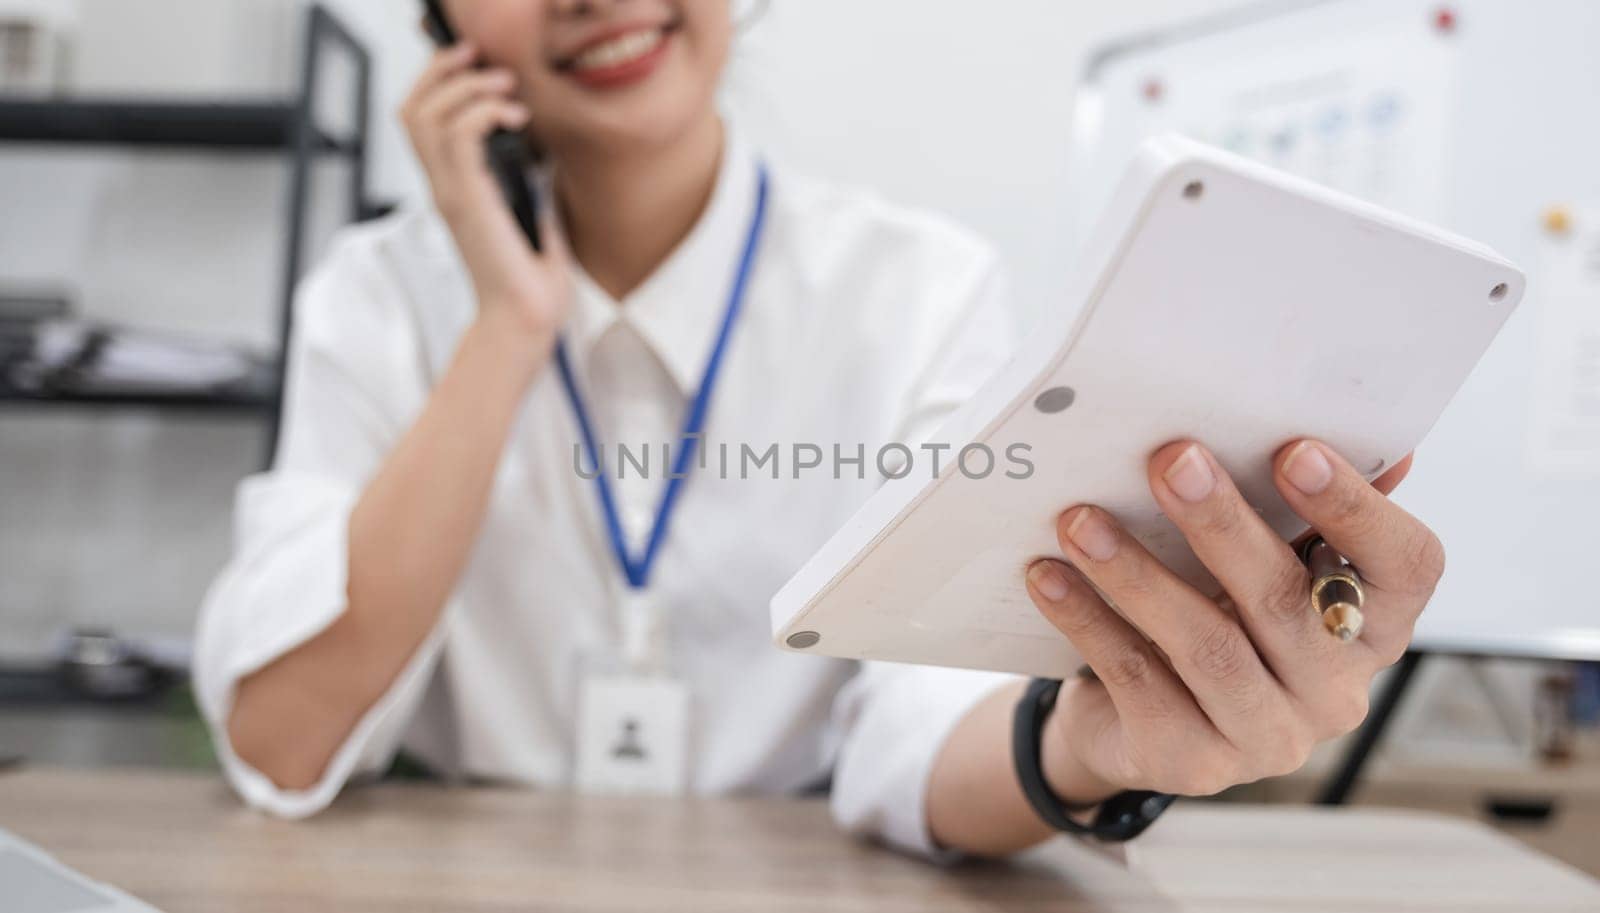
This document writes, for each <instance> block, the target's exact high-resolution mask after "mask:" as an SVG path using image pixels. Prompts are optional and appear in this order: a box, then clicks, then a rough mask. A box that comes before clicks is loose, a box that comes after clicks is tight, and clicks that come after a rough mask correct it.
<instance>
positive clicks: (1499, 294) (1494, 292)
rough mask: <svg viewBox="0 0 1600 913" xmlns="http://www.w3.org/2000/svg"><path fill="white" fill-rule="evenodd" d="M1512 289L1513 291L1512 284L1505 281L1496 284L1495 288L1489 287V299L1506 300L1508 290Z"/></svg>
mask: <svg viewBox="0 0 1600 913" xmlns="http://www.w3.org/2000/svg"><path fill="white" fill-rule="evenodd" d="M1510 291H1511V286H1509V285H1506V284H1505V283H1504V282H1502V283H1500V284H1499V285H1497V286H1495V287H1494V288H1492V289H1489V300H1490V301H1504V300H1506V294H1507V293H1508V292H1510Z"/></svg>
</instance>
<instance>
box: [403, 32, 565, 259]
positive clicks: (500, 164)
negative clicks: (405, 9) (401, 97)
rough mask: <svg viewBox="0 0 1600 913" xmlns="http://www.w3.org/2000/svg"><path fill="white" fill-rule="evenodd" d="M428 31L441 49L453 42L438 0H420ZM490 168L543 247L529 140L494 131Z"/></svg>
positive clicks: (530, 239) (519, 218) (524, 226)
mask: <svg viewBox="0 0 1600 913" xmlns="http://www.w3.org/2000/svg"><path fill="white" fill-rule="evenodd" d="M423 5H424V7H425V11H426V19H425V22H426V24H427V28H428V34H429V35H431V36H433V40H434V42H435V43H436V44H438V45H439V46H440V47H442V48H447V47H449V46H451V45H453V44H455V43H456V33H455V29H452V28H451V27H450V20H448V19H446V18H445V15H444V8H443V7H442V6H440V0H423ZM488 147H489V148H488V157H489V170H490V171H491V172H492V173H493V174H494V178H495V182H496V183H498V184H499V185H500V194H501V195H502V196H503V197H505V200H506V205H507V206H509V207H511V214H512V216H514V217H515V218H516V220H517V225H519V226H521V228H522V233H523V234H524V235H526V236H527V238H528V243H529V244H531V245H532V246H533V249H534V250H536V251H538V250H543V249H544V248H543V245H541V244H540V243H539V194H538V191H537V190H535V189H534V187H533V185H532V184H530V183H529V182H528V165H529V164H530V157H529V153H528V141H527V140H526V139H525V138H524V137H523V136H521V135H520V134H517V133H513V132H512V131H510V130H496V131H495V132H494V134H493V135H491V136H490V137H489V139H488Z"/></svg>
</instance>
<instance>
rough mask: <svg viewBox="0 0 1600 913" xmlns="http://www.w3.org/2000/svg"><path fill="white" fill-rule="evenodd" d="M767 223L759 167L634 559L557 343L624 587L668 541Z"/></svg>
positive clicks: (640, 579) (640, 583)
mask: <svg viewBox="0 0 1600 913" xmlns="http://www.w3.org/2000/svg"><path fill="white" fill-rule="evenodd" d="M766 222H767V169H766V166H764V165H763V166H761V167H760V169H759V171H758V173H757V176H756V208H755V214H754V215H753V216H751V219H750V231H749V235H748V236H747V237H746V238H745V242H744V252H743V254H741V255H740V257H739V267H738V270H737V271H736V272H735V273H734V276H733V288H732V289H731V290H730V291H729V293H728V306H727V308H726V310H725V312H724V313H723V316H722V326H721V328H720V329H719V330H718V331H717V341H716V345H715V346H713V347H712V349H711V357H710V358H709V359H708V360H707V361H706V370H705V374H704V376H703V377H702V378H701V380H700V389H699V391H698V392H696V393H695V397H694V400H693V402H691V403H690V405H689V414H688V415H687V416H685V417H684V421H683V434H682V441H681V446H680V447H679V449H678V456H677V459H675V460H674V461H673V466H672V474H671V475H670V476H669V477H668V479H667V489H666V491H664V492H663V493H662V495H661V504H660V506H659V507H657V508H656V521H655V525H654V526H652V527H651V528H650V541H649V544H648V545H646V546H645V551H644V554H643V555H640V556H637V557H636V556H634V555H633V554H631V553H630V552H629V551H628V544H627V540H626V539H625V538H624V536H623V534H622V521H621V519H620V518H619V517H618V515H617V502H616V498H615V497H614V496H613V495H612V493H611V483H610V482H608V481H607V480H606V473H605V468H604V466H603V465H602V463H601V462H600V448H599V445H598V444H597V442H596V438H595V434H594V423H593V422H591V421H590V420H589V411H588V410H587V409H585V408H584V405H583V397H582V396H580V395H579V393H578V384H577V381H576V379H575V377H574V375H573V371H572V362H571V360H570V359H569V358H568V357H567V348H566V344H565V343H564V342H557V343H556V366H557V367H558V368H559V369H560V372H561V385H562V386H563V387H565V388H566V390H567V400H568V401H569V402H571V403H572V413H573V415H574V416H575V417H576V418H577V420H578V430H579V432H580V433H581V434H582V435H583V447H584V450H585V451H587V452H588V454H589V465H590V466H592V467H594V472H595V489H596V492H597V493H598V494H599V497H600V511H601V513H602V514H603V515H604V517H605V522H606V533H607V535H608V536H610V538H611V549H612V551H613V552H615V553H616V556H617V563H618V564H620V565H621V566H622V572H623V574H624V575H625V576H626V577H627V578H628V585H629V586H631V587H633V588H634V589H643V588H644V587H645V586H646V585H647V584H648V583H649V582H650V569H651V567H652V566H653V565H654V564H655V561H656V554H657V553H658V552H660V550H661V545H662V543H663V542H665V541H666V538H667V527H668V525H669V524H670V522H671V518H672V509H673V507H674V506H676V505H677V503H678V495H679V494H680V493H681V491H682V489H683V480H684V479H685V478H686V477H687V476H688V474H689V467H690V465H691V464H692V463H693V461H694V455H695V450H696V448H697V445H698V444H699V440H700V436H701V434H702V432H703V431H704V430H705V424H706V415H707V413H708V412H709V411H710V409H711V391H712V390H713V389H714V388H715V387H716V383H717V374H718V373H719V372H720V371H721V369H722V356H723V354H724V353H725V352H726V351H727V348H728V338H729V337H730V336H731V335H732V333H733V325H734V322H735V320H736V319H737V318H738V316H739V311H740V309H741V308H742V307H743V306H744V294H745V289H746V288H747V287H748V286H749V284H750V270H751V267H752V266H753V265H754V263H755V259H756V249H757V248H758V247H759V246H760V244H761V231H762V228H763V227H764V226H765V225H766Z"/></svg>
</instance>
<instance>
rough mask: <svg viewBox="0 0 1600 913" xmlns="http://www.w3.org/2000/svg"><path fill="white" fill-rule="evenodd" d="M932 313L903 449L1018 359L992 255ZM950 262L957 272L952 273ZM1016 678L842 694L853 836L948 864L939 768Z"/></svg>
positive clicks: (842, 789) (845, 815) (952, 676)
mask: <svg viewBox="0 0 1600 913" xmlns="http://www.w3.org/2000/svg"><path fill="white" fill-rule="evenodd" d="M952 260H953V261H954V263H955V266H954V267H953V269H954V272H953V273H947V274H945V275H941V276H940V277H939V281H938V282H937V283H936V286H937V293H936V294H934V295H933V300H932V301H931V302H930V303H929V306H928V307H927V308H926V310H925V313H927V314H928V316H929V319H931V320H933V321H936V323H937V332H935V333H933V334H931V339H932V344H931V345H930V346H929V351H928V355H927V357H926V358H925V359H924V360H923V365H922V368H921V370H920V371H918V373H917V380H916V382H915V383H913V384H912V385H911V391H912V394H911V396H910V397H909V398H908V400H907V402H906V403H905V406H904V408H903V410H902V412H901V414H902V415H903V419H902V423H901V425H900V427H899V429H898V435H897V437H896V439H897V440H899V441H902V442H904V443H906V444H908V445H909V446H912V447H916V446H918V445H920V444H922V443H923V442H926V441H940V442H941V443H954V444H955V446H956V447H959V446H961V444H963V443H965V442H949V441H942V440H940V439H941V434H940V431H939V429H940V426H941V425H943V424H944V422H945V420H946V419H947V418H949V416H950V414H951V413H953V412H954V411H955V410H956V409H958V408H959V407H960V406H961V405H962V404H964V403H965V402H966V401H967V400H968V399H970V398H971V397H972V396H973V394H974V393H976V392H977V391H978V389H979V388H980V387H982V386H983V384H984V383H985V382H986V381H987V380H988V379H989V378H990V377H991V376H992V375H993V374H994V373H995V372H996V371H997V370H999V369H1000V368H1001V367H1002V366H1003V365H1004V364H1005V363H1006V361H1007V359H1009V358H1010V357H1011V355H1012V354H1013V348H1014V345H1015V333H1014V329H1013V320H1012V315H1011V312H1010V310H1009V301H1008V300H1007V298H1008V294H1007V288H1006V283H1005V280H1004V276H1003V273H1002V270H1001V269H1000V266H999V262H998V258H996V257H995V256H994V255H993V254H992V253H991V252H990V251H989V250H988V249H987V248H983V249H982V250H980V251H978V252H977V254H976V255H975V256H971V257H965V258H952ZM948 265H949V264H948V262H947V266H948ZM1013 681H1016V678H1015V676H1010V675H1003V674H998V673H991V672H976V671H972V670H966V669H946V668H935V667H928V666H915V665H905V664H898V663H863V664H862V668H861V670H860V672H859V673H858V674H857V675H856V676H855V678H853V679H852V680H851V681H850V682H849V683H848V684H847V685H846V686H845V688H844V689H843V690H842V691H841V692H840V694H839V696H838V698H837V700H836V701H835V703H834V713H833V720H834V726H835V729H836V731H837V732H838V733H839V737H840V743H839V750H838V755H837V759H836V763H835V767H834V780H833V793H832V809H833V815H834V818H835V820H836V821H837V822H838V823H839V825H840V826H841V827H843V828H845V829H846V830H849V831H851V832H853V833H857V834H860V835H863V836H867V837H872V838H876V839H879V840H881V841H883V842H885V843H887V844H889V845H891V846H894V847H896V848H898V849H901V850H905V851H909V852H912V853H916V854H919V855H923V856H928V857H930V858H934V859H948V858H950V855H949V854H946V853H944V852H942V851H941V850H940V849H939V848H938V847H937V846H936V845H935V843H934V840H933V837H932V835H931V833H930V832H929V830H928V825H927V813H926V800H927V793H928V782H929V777H930V775H931V774H932V771H933V765H934V761H935V760H936V758H937V757H938V755H939V752H940V751H941V750H942V749H943V747H944V743H945V741H946V740H947V739H948V738H949V735H950V732H951V730H952V729H954V728H955V725H956V724H957V723H958V722H960V721H961V719H962V718H963V717H965V716H966V715H967V713H968V712H970V711H971V710H972V708H973V707H974V706H975V705H976V704H977V703H978V702H979V701H981V700H983V699H984V698H985V697H987V696H988V695H989V694H991V693H993V692H994V691H995V689H997V688H1000V687H1003V686H1004V685H1006V684H1007V683H1010V682H1013Z"/></svg>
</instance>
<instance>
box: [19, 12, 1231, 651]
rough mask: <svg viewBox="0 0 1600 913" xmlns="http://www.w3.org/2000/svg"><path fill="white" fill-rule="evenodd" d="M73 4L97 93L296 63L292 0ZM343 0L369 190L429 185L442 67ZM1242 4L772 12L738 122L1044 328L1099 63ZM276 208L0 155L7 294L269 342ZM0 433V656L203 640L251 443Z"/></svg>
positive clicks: (220, 193) (253, 172) (738, 73)
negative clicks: (913, 234) (939, 247)
mask: <svg viewBox="0 0 1600 913" xmlns="http://www.w3.org/2000/svg"><path fill="white" fill-rule="evenodd" d="M8 2H12V3H14V2H18V0H0V9H4V8H5V5H6V4H7V3H8ZM33 2H37V0H33ZM52 2H53V0H52ZM79 3H80V6H81V8H82V15H83V22H84V28H85V36H84V39H83V41H82V42H81V47H80V50H81V51H82V52H83V53H85V54H88V55H90V56H89V57H87V58H84V59H81V60H80V61H79V64H80V83H81V84H83V85H85V86H88V87H92V88H96V89H115V88H130V89H142V90H147V91H158V90H164V91H172V90H182V91H187V92H195V91H201V92H204V91H222V90H225V91H235V92H238V91H257V92H259V91H274V90H277V91H282V90H286V89H287V87H288V85H289V81H290V79H291V78H292V74H293V73H294V71H295V67H294V65H293V61H292V59H291V56H290V55H291V53H292V51H291V49H292V48H293V47H295V38H296V34H297V31H298V28H297V25H298V20H297V19H296V18H295V17H294V16H293V15H292V13H293V12H294V10H295V8H296V7H297V6H298V0H79ZM329 5H330V6H331V7H332V8H334V9H335V10H336V11H337V12H338V13H339V14H340V15H341V16H343V17H345V18H347V19H348V20H349V21H350V23H351V24H352V25H353V26H354V27H355V28H356V30H357V31H358V32H360V33H361V34H363V35H364V36H365V37H366V38H367V39H368V40H369V41H370V42H371V43H372V46H373V48H374V50H375V51H376V52H377V54H378V63H379V68H378V74H377V75H378V99H377V102H376V105H375V107H374V111H375V112H376V114H377V117H378V124H377V125H376V127H377V130H378V148H377V150H376V161H375V163H374V164H375V167H374V172H373V177H374V188H375V190H376V191H377V192H378V193H379V194H380V195H385V196H404V195H415V194H417V193H419V192H420V187H421V185H420V183H419V181H418V178H417V174H416V171H415V169H414V166H413V165H412V163H411V161H410V157H409V155H408V153H407V151H406V147H405V143H404V139H403V136H402V134H401V133H400V131H399V129H398V128H397V126H396V125H395V124H394V122H393V116H392V115H393V112H394V110H395V109H396V107H397V106H398V104H399V101H400V99H401V98H403V97H404V94H405V92H406V89H407V87H408V85H409V82H410V80H411V77H412V75H413V73H414V72H415V71H416V68H417V67H419V66H420V64H421V62H422V60H423V59H424V57H425V55H426V53H427V47H426V45H425V43H424V42H423V40H422V39H421V37H420V36H419V35H418V34H417V33H416V21H417V14H416V9H415V6H414V4H412V3H411V2H409V0H329ZM743 5H744V4H736V6H743ZM1228 5H1230V0H1126V2H1122V3H1118V4H1088V3H1062V2H1059V0H991V2H988V3H981V4H979V3H972V2H968V0H920V2H910V0H901V2H892V3H891V2H875V3H864V2H860V0H855V2H847V0H774V2H773V4H772V6H771V9H770V11H769V12H768V13H767V14H766V16H765V17H764V18H763V19H762V20H760V21H759V22H758V23H757V24H756V25H755V26H754V27H753V28H751V29H750V30H749V31H748V32H747V33H746V34H745V35H744V37H743V38H742V39H741V40H740V42H739V45H738V47H737V50H736V60H735V62H734V65H733V66H732V68H731V72H730V74H729V78H728V87H727V93H726V94H727V99H728V107H729V109H730V110H731V111H732V112H733V114H734V116H735V117H736V118H737V119H738V121H739V122H740V123H741V124H742V125H743V127H744V129H745V130H746V131H747V132H748V133H750V134H751V135H752V136H753V137H754V138H755V139H756V141H757V142H758V143H759V144H760V145H761V146H762V147H764V148H765V149H766V150H767V151H768V152H769V154H770V155H771V156H772V157H774V158H775V159H778V160H781V161H783V162H784V163H786V164H789V165H792V166H794V167H797V168H801V169H804V170H806V171H809V172H812V173H815V174H819V175H823V176H827V177H832V178H837V179H841V180H846V181H850V182H854V183H858V184H863V185H868V186H872V187H875V188H878V189H879V190H881V191H882V192H883V193H884V194H886V195H887V196H889V197H890V198H892V199H895V200H898V201H902V202H905V203H910V204H915V205H919V206H927V207H932V208H934V209H938V210H942V211H944V212H947V213H949V214H951V215H953V216H955V217H956V218H958V219H960V220H961V221H963V222H966V223H967V224H969V225H971V226H972V227H973V228H975V229H977V230H978V231H980V232H982V233H983V234H985V235H987V236H989V237H990V238H992V239H993V240H994V241H995V242H996V243H997V244H998V245H999V246H1000V247H1001V249H1002V251H1003V252H1004V254H1005V256H1006V257H1007V259H1008V260H1009V262H1010V265H1011V268H1012V270H1013V274H1014V280H1015V286H1016V289H1017V300H1018V302H1019V310H1020V311H1021V312H1022V313H1023V314H1024V315H1026V314H1031V313H1034V312H1036V311H1037V310H1038V309H1039V308H1041V307H1043V306H1045V305H1046V304H1048V302H1049V301H1050V300H1051V297H1052V295H1053V294H1054V293H1056V292H1057V291H1058V290H1059V289H1060V288H1061V287H1062V285H1063V276H1064V275H1065V274H1066V271H1067V269H1068V268H1069V267H1070V264H1068V263H1065V262H1063V258H1062V256H1061V251H1062V249H1063V248H1064V246H1065V243H1066V237H1067V230H1068V225H1069V213H1068V212H1067V210H1066V208H1065V207H1066V205H1067V203H1066V200H1065V193H1066V190H1065V187H1066V181H1065V179H1066V176H1065V172H1064V169H1063V163H1064V161H1065V160H1066V144H1067V130H1068V110H1069V107H1070V104H1071V97H1072V87H1073V84H1074V82H1075V80H1076V76H1077V73H1078V71H1079V69H1080V61H1081V59H1082V57H1083V54H1084V52H1085V50H1086V48H1087V47H1089V45H1090V43H1091V41H1092V40H1093V39H1094V38H1095V37H1096V36H1097V35H1103V34H1105V33H1108V32H1114V31H1123V30H1127V29H1130V28H1135V27H1144V26H1147V25H1150V24H1154V23H1157V22H1160V21H1163V20H1167V19H1170V18H1174V17H1179V16H1184V17H1186V16H1192V15H1195V14H1199V13H1203V12H1206V11H1210V10H1214V9H1217V8H1220V7H1225V6H1228ZM224 12H226V15H224V14H223V13H224ZM328 186H329V187H330V188H331V187H333V186H335V185H332V184H330V185H328ZM282 195H283V175H282V169H281V168H279V167H278V166H277V165H276V164H274V163H271V162H254V163H252V162H248V161H244V160H218V159H212V158H203V157H201V158H196V157H178V158H166V157H158V156H156V155H154V154H150V153H140V154H136V155H126V154H118V155H106V154H103V153H80V152H73V153H71V154H70V155H66V156H63V155H62V154H61V153H59V152H57V151H50V152H22V153H18V152H16V151H7V150H4V149H0V210H3V211H4V212H5V213H6V217H5V218H4V219H0V284H3V283H5V282H6V281H8V280H13V281H14V280H16V279H19V278H23V279H27V280H29V281H31V282H33V283H35V284H60V285H64V286H66V287H68V288H71V289H75V290H77V291H78V293H79V294H80V296H81V302H82V306H83V310H84V311H85V312H86V313H89V314H91V315H93V316H96V317H100V318H104V319H111V320H117V321H123V322H131V323H138V324H141V325H154V326H160V327H166V328H170V329H174V330H180V331H184V332H191V333H199V334H207V335H214V336H219V337H224V338H230V339H239V340H245V341H251V342H256V343H264V342H266V341H268V340H270V338H271V333H270V330H271V326H272V323H271V315H272V308H273V307H274V306H275V300H276V298H275V296H276V293H277V290H276V284H275V275H276V274H275V270H276V268H277V262H278V241H279V217H280V209H279V207H280V206H281V201H282ZM1039 226H1047V227H1046V228H1045V229H1043V230H1040V228H1039ZM0 436H3V441H0V443H3V444H4V446H3V447H0V497H3V498H4V499H5V508H4V510H3V516H0V581H9V583H7V584H4V585H0V654H3V653H5V652H7V650H11V651H26V650H28V649H32V648H35V647H37V646H38V645H40V644H42V643H43V642H44V641H45V640H46V639H47V636H48V634H49V632H50V631H52V630H54V629H56V628H58V627H59V626H61V625H63V624H67V623H85V622H101V623H110V624H114V625H117V626H119V627H122V628H124V629H129V630H154V631H157V632H162V633H168V634H174V635H183V634H186V633H187V630H188V628H189V625H190V619H191V618H192V613H193V610H194V606H195V604H196V603H197V601H198V599H199V596H200V593H201V590H202V588H203V587H204V585H205V582H206V580H207V579H208V578H209V576H210V575H211V573H212V572H213V571H214V570H215V568H216V566H217V565H218V563H220V561H221V560H222V558H223V556H224V555H225V553H226V549H227V541H226V538H227V537H226V530H227V510H228V507H229V504H228V498H227V496H226V492H227V491H228V490H229V488H230V487H231V484H232V482H233V480H234V479H235V478H236V477H237V476H238V475H239V474H241V473H243V472H245V471H247V470H248V468H249V467H250V466H251V465H252V464H253V461H254V460H255V457H256V448H257V447H258V445H259V440H258V437H257V435H256V434H255V432H254V431H253V430H252V429H251V428H250V427H249V426H248V425H246V424H239V423H234V424H230V425H223V426H219V427H214V428H211V427H207V426H203V425H202V426H196V425H195V424H194V423H192V422H177V421H173V420H168V419H151V418H146V417H139V416H123V417H120V418H118V419H117V420H116V421H113V422H110V423H101V422H96V421H91V420H89V419H87V418H84V417H82V416H57V415H46V414H30V415H29V416H28V417H27V418H25V419H19V418H17V417H15V415H14V414H12V413H5V412H0ZM151 568H158V569H159V570H158V571H157V572H156V573H151Z"/></svg>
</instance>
